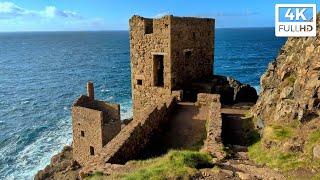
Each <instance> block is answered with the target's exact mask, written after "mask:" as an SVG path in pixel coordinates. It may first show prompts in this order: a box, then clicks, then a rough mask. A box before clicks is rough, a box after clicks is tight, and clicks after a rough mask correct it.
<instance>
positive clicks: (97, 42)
mask: <svg viewBox="0 0 320 180" xmlns="http://www.w3.org/2000/svg"><path fill="white" fill-rule="evenodd" d="M285 41H286V39H285V38H276V37H275V35H274V29H273V28H239V29H216V32H215V63H214V73H215V74H219V75H225V76H232V77H234V78H236V79H237V80H239V81H241V82H243V83H248V84H250V85H252V86H254V87H255V88H256V89H257V90H259V79H260V76H261V75H262V74H263V73H264V71H265V70H266V68H267V66H268V63H269V62H271V61H273V60H274V59H275V57H276V56H277V54H278V52H279V49H280V48H281V46H282V45H283V44H284V42H285ZM89 80H92V81H93V82H94V85H95V93H96V95H95V97H96V98H97V99H101V100H104V101H108V102H117V103H120V105H121V118H122V119H125V118H129V117H131V116H132V108H131V105H132V102H131V85H130V83H131V80H130V49H129V32H128V31H99V32H15V33H0V179H33V176H34V175H35V173H37V171H38V170H40V169H43V168H44V167H45V166H46V165H48V164H49V162H50V158H51V157H52V156H53V155H54V154H57V153H58V152H60V151H61V150H62V148H63V147H64V146H65V145H70V144H71V141H72V131H71V114H70V110H71V109H70V108H71V105H72V103H73V102H74V100H75V99H76V98H77V97H79V96H80V95H81V94H85V92H86V89H85V87H86V82H87V81H89Z"/></svg>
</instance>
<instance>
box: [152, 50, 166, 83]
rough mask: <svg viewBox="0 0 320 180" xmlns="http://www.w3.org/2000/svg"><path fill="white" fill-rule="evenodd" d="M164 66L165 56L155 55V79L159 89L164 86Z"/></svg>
mask: <svg viewBox="0 0 320 180" xmlns="http://www.w3.org/2000/svg"><path fill="white" fill-rule="evenodd" d="M163 74H164V65H163V55H153V77H154V85H155V86H158V87H163V86H164V79H163Z"/></svg>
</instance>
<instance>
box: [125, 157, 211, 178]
mask: <svg viewBox="0 0 320 180" xmlns="http://www.w3.org/2000/svg"><path fill="white" fill-rule="evenodd" d="M211 161H212V157H211V156H210V155H209V154H204V153H200V152H196V151H170V152H169V153H168V154H166V155H165V156H163V157H159V158H154V159H149V160H145V161H135V162H133V163H134V164H135V165H136V166H137V167H139V168H138V169H137V170H135V171H133V172H131V173H128V174H125V175H124V176H123V177H124V179H164V178H169V179H170V178H178V177H179V178H183V179H184V178H188V177H189V176H190V175H193V174H195V173H196V172H197V170H196V169H198V168H202V167H208V166H212V164H211Z"/></svg>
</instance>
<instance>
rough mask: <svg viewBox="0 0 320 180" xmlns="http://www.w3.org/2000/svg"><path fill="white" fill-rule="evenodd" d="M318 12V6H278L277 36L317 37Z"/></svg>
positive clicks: (276, 17)
mask: <svg viewBox="0 0 320 180" xmlns="http://www.w3.org/2000/svg"><path fill="white" fill-rule="evenodd" d="M316 12H317V11H316V4H276V6H275V34H276V36H277V37H307V36H313V37H314V36H316Z"/></svg>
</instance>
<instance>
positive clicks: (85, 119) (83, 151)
mask: <svg viewBox="0 0 320 180" xmlns="http://www.w3.org/2000/svg"><path fill="white" fill-rule="evenodd" d="M72 127H73V156H74V159H75V160H76V161H77V162H79V163H80V164H86V163H87V162H88V161H89V160H90V159H92V158H93V157H94V156H95V155H96V154H98V153H100V152H101V150H102V148H103V146H104V145H105V144H107V143H108V142H109V141H110V140H111V139H112V138H113V137H114V136H116V135H117V134H118V133H119V131H120V130H121V121H120V106H119V105H118V104H109V103H104V102H102V101H96V100H95V101H93V102H91V104H90V103H89V101H88V97H87V96H81V97H80V98H79V99H78V100H77V101H76V102H75V103H74V105H73V107H72ZM90 147H91V150H90ZM92 154H93V155H92Z"/></svg>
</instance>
